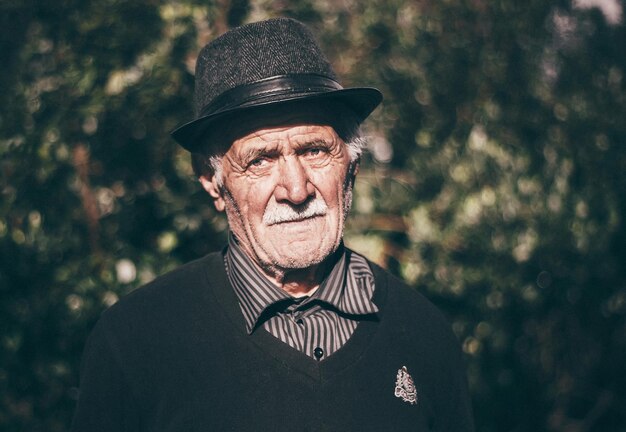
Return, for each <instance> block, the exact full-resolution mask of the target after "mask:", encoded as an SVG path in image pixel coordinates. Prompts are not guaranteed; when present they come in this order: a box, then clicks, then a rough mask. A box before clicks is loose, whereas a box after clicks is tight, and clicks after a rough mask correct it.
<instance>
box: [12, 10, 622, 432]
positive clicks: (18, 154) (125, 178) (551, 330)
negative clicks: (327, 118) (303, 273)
mask: <svg viewBox="0 0 626 432" xmlns="http://www.w3.org/2000/svg"><path fill="white" fill-rule="evenodd" d="M589 3H593V2H584V1H573V3H572V2H570V1H567V0H559V1H553V2H549V1H539V0H529V1H527V2H519V1H516V0H494V1H487V0H474V1H469V0H445V1H444V0H442V1H431V0H421V1H411V0H371V1H356V0H341V1H332V0H315V1H313V0H300V1H298V0H282V1H278V0H231V1H228V0H206V1H202V2H200V1H197V0H135V1H123V0H80V1H79V0H49V1H46V2H36V1H33V0H31V1H19V2H18V1H17V0H15V1H13V0H0V58H1V60H2V67H1V68H0V107H1V110H0V175H1V177H0V296H1V297H0V429H1V430H3V431H7V432H12V431H50V432H54V431H64V430H67V428H68V425H69V423H70V419H71V415H72V411H73V407H74V404H75V398H76V395H77V381H78V377H77V373H78V366H79V360H80V353H81V350H82V346H83V343H84V340H85V338H86V336H87V334H88V332H89V329H90V328H91V326H92V325H93V323H94V322H95V320H96V319H97V317H98V315H99V313H100V312H101V311H102V310H103V309H105V308H106V307H107V306H109V305H111V304H113V303H114V302H115V301H116V300H117V299H118V298H119V296H121V295H123V294H125V293H127V292H128V291H130V290H132V289H134V288H136V287H137V286H139V285H141V284H143V283H145V282H147V281H149V280H151V279H152V278H154V277H155V275H158V274H162V273H164V272H166V271H168V270H169V269H171V268H173V267H175V266H177V265H179V264H180V263H182V262H185V261H188V260H191V259H193V258H195V257H199V256H201V255H203V254H205V253H207V252H209V251H212V250H216V249H218V248H219V247H220V246H221V245H222V244H223V242H224V241H225V237H226V224H225V221H224V219H223V218H221V217H220V216H219V215H217V214H216V213H215V212H214V210H213V208H212V206H211V203H210V202H209V200H208V197H207V196H206V195H205V194H204V193H203V192H201V190H200V188H199V187H198V185H197V183H196V181H195V180H194V178H193V176H192V173H191V169H190V164H189V160H188V157H187V155H186V154H185V152H184V151H182V150H181V149H179V148H177V146H176V145H175V144H174V142H173V141H172V140H171V139H170V138H169V135H168V133H169V131H170V130H171V129H173V128H174V127H175V126H177V125H178V124H180V123H182V122H183V121H185V120H187V119H188V118H190V116H191V113H190V106H191V103H190V102H191V97H192V92H193V75H192V71H193V67H194V61H195V56H196V54H197V52H198V50H199V47H201V46H202V45H203V44H204V43H206V42H207V41H208V40H210V39H212V38H213V37H215V36H217V35H219V34H221V33H222V32H223V31H225V30H226V29H228V28H229V27H231V26H234V25H238V24H240V23H244V22H249V21H256V20H259V19H263V18H267V17H273V16H291V17H295V18H298V19H300V20H302V21H304V22H306V23H308V24H309V25H310V26H311V27H312V28H313V29H314V31H315V32H316V34H317V35H319V39H320V41H321V43H322V44H323V46H324V47H325V49H326V50H327V52H328V53H329V56H330V57H331V59H332V61H333V63H334V64H335V66H336V68H337V71H338V73H339V74H340V75H341V76H342V77H343V81H344V84H347V85H350V84H365V85H372V86H376V87H379V88H380V89H381V90H382V91H383V92H384V94H385V102H384V103H383V106H382V108H380V109H379V110H377V111H376V113H375V114H374V116H373V117H372V119H371V120H370V121H369V124H368V128H367V130H366V132H367V135H369V136H370V152H369V154H368V156H367V157H366V161H365V164H364V166H363V169H362V171H361V174H360V177H359V179H358V182H357V189H356V197H355V205H354V210H353V215H352V221H351V224H350V226H349V228H348V232H347V235H346V241H347V243H348V244H349V245H351V246H352V247H354V248H356V249H357V250H359V251H361V252H363V253H364V254H365V255H367V256H368V257H370V258H372V259H374V260H375V261H377V262H379V263H381V264H383V265H384V266H386V267H387V268H388V269H390V270H391V271H392V272H394V273H396V274H399V275H400V276H402V277H403V278H404V279H406V280H407V281H408V282H409V283H410V284H412V285H414V286H415V287H416V289H419V290H421V291H422V292H424V293H425V294H426V295H427V296H428V297H430V298H431V299H432V300H433V301H434V302H435V303H437V304H438V305H439V306H440V307H441V308H442V309H443V310H444V311H445V312H446V313H447V315H448V316H449V317H450V320H451V321H452V323H453V326H454V329H455V331H456V332H457V334H458V336H459V339H460V340H461V342H462V344H463V348H464V351H465V352H466V354H467V362H468V369H469V377H470V384H471V389H472V395H473V398H474V405H475V413H476V423H477V430H478V431H494V432H495V431H542V430H545V431H624V430H626V375H625V374H624V373H623V369H624V365H626V229H625V228H626V227H625V220H624V218H625V216H626V200H625V199H624V194H625V193H626V176H624V173H625V172H626V151H625V150H624V145H625V138H626V121H625V120H626V100H625V98H626V92H625V83H624V81H625V79H624V71H625V70H626V56H625V51H624V46H626V32H625V26H624V21H623V19H619V18H620V15H610V14H607V13H606V12H607V10H604V12H605V13H603V12H602V10H601V9H599V8H597V7H596V8H589V7H583V6H584V5H585V4H589ZM604 3H605V4H608V5H613V6H614V7H615V8H616V9H615V10H617V11H618V12H620V11H622V10H623V9H624V6H625V5H624V3H623V2H622V3H620V2H619V1H618V0H608V1H605V2H604Z"/></svg>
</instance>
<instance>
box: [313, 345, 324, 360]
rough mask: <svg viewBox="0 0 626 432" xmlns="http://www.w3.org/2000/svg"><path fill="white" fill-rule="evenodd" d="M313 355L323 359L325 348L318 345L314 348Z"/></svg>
mask: <svg viewBox="0 0 626 432" xmlns="http://www.w3.org/2000/svg"><path fill="white" fill-rule="evenodd" d="M313 355H314V356H315V358H316V359H318V360H319V359H321V358H322V357H323V356H324V350H323V349H321V348H320V347H317V348H315V349H314V350H313Z"/></svg>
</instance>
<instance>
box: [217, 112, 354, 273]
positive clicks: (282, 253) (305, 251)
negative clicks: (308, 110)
mask: <svg viewBox="0 0 626 432" xmlns="http://www.w3.org/2000/svg"><path fill="white" fill-rule="evenodd" d="M276 123H278V125H276V126H266V127H261V128H258V129H256V130H254V131H252V132H250V133H247V134H245V135H243V136H241V137H239V138H238V139H236V140H235V141H234V142H233V144H232V146H231V147H230V149H229V150H228V151H227V152H226V154H225V155H224V157H223V181H224V187H223V188H222V189H221V192H220V196H219V197H218V198H217V199H216V206H217V207H218V209H225V211H226V215H227V217H228V222H229V225H230V229H231V230H232V231H233V233H234V235H235V236H236V237H237V239H238V240H239V242H240V244H241V246H242V247H243V249H244V250H245V251H246V253H247V254H248V255H249V256H250V257H251V258H252V259H253V260H254V261H255V262H256V263H257V264H259V265H260V266H261V267H262V268H263V269H264V270H266V271H267V272H269V273H270V274H281V273H283V274H284V272H287V271H289V270H290V269H304V268H309V267H311V266H314V265H316V264H319V263H321V262H322V261H323V260H324V259H325V258H326V257H327V256H329V255H330V254H331V253H332V252H334V251H335V250H336V249H337V247H338V246H339V244H340V242H341V239H342V236H343V228H344V222H345V217H346V215H347V212H348V210H349V207H350V204H351V198H352V194H351V192H352V183H353V180H354V174H355V164H351V161H350V156H349V153H348V150H347V148H346V144H345V143H344V142H343V140H342V139H341V138H340V137H339V136H338V135H337V133H336V132H335V130H334V129H333V128H332V127H331V126H327V125H323V124H311V123H298V122H293V121H290V122H275V123H274V124H276Z"/></svg>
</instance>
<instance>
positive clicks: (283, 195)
mask: <svg viewBox="0 0 626 432" xmlns="http://www.w3.org/2000/svg"><path fill="white" fill-rule="evenodd" d="M279 167H280V168H279V169H280V173H279V175H280V179H279V181H278V184H277V185H276V190H275V191H274V196H275V198H276V201H277V202H281V201H282V202H285V201H288V202H290V203H292V204H295V205H298V204H303V203H304V202H305V201H307V200H308V199H309V197H311V196H313V195H314V194H315V187H314V186H313V184H312V183H311V182H310V181H309V176H308V174H307V172H306V169H305V167H304V166H303V165H302V163H301V162H300V160H299V159H298V157H297V156H290V157H286V158H284V159H282V160H280V162H279Z"/></svg>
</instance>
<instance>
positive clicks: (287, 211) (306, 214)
mask: <svg viewBox="0 0 626 432" xmlns="http://www.w3.org/2000/svg"><path fill="white" fill-rule="evenodd" d="M327 211H328V206H327V205H326V203H325V202H324V200H323V199H320V198H317V199H315V200H313V201H309V202H308V203H306V204H304V205H303V206H301V207H298V208H294V207H292V206H291V205H289V204H278V203H276V202H274V203H272V204H271V205H269V206H268V207H267V208H266V209H265V213H263V223H264V224H265V225H275V224H279V223H283V222H294V221H299V220H304V219H308V218H312V217H315V216H324V215H325V214H326V212H327Z"/></svg>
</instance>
